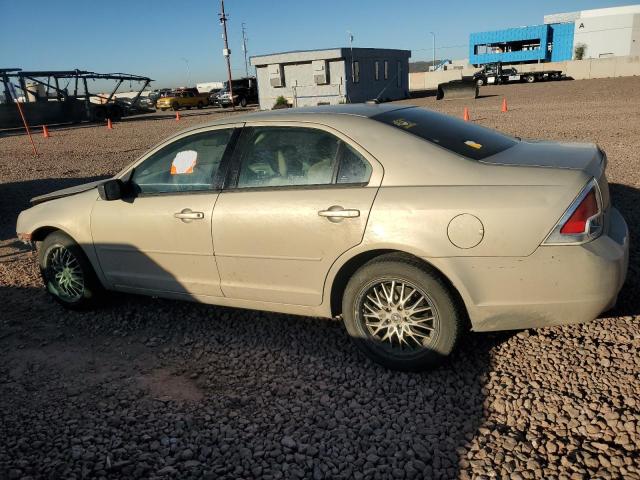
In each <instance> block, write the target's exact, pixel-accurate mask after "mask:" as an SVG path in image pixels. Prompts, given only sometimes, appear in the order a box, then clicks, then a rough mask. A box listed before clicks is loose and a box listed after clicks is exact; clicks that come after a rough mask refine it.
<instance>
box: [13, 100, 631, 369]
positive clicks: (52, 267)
mask: <svg viewBox="0 0 640 480" xmlns="http://www.w3.org/2000/svg"><path fill="white" fill-rule="evenodd" d="M606 163H607V159H606V155H605V154H604V152H603V151H602V150H600V149H599V148H598V147H597V146H596V145H592V144H579V143H553V142H529V141H524V140H520V139H517V138H513V137H510V136H507V135H503V134H502V133H499V132H497V131H494V130H490V129H487V128H483V127H481V126H478V125H475V124H472V123H468V122H463V121H461V120H458V119H455V118H452V117H449V116H445V115H442V114H439V113H436V112H433V111H429V110H426V109H422V108H417V107H400V106H397V105H396V106H394V105H362V104H361V105H340V106H331V107H315V108H309V109H291V110H278V111H277V112H260V113H256V114H251V115H245V116H241V117H226V118H223V119H220V120H218V121H215V122H212V123H208V124H205V125H200V126H198V127H195V128H192V129H189V130H187V131H183V132H181V133H178V134H176V135H174V136H172V137H170V138H168V139H167V140H166V141H164V142H163V143H161V144H160V145H158V146H156V147H154V148H153V149H152V150H150V151H149V152H148V153H146V154H145V155H143V156H142V157H141V158H139V159H138V160H136V161H135V162H133V163H132V164H131V165H129V166H128V167H126V168H125V169H124V170H123V171H121V172H120V173H118V174H117V175H116V176H115V177H113V178H112V179H109V180H102V181H99V182H94V183H90V184H87V185H84V186H80V187H75V188H71V189H66V190H61V191H58V192H54V193H51V194H48V195H44V196H40V197H36V198H34V199H32V204H33V206H32V207H31V208H29V209H27V210H24V211H23V212H21V213H20V216H19V218H18V222H17V232H18V237H19V238H20V239H22V240H23V241H26V242H35V243H36V245H37V250H38V255H37V259H38V263H39V267H40V271H41V273H42V277H43V281H44V284H45V285H46V289H47V291H48V292H49V293H50V294H51V295H52V296H53V297H54V298H55V299H56V300H57V301H58V302H60V303H61V304H62V305H64V306H66V307H69V308H88V307H91V306H93V305H95V304H96V302H97V301H98V300H99V299H100V298H102V296H103V294H104V290H118V291H123V292H132V293H140V294H144V295H153V296H158V297H167V298H177V299H185V300H194V301H200V302H205V303H210V304H215V305H225V306H232V307H240V308H251V309H257V310H269V311H276V312H284V313H288V314H300V315H311V316H319V317H334V316H339V315H341V316H342V318H343V319H344V323H345V326H346V329H347V331H348V332H349V334H350V335H351V336H352V337H353V339H354V341H355V342H356V344H357V345H358V346H359V347H360V348H362V350H363V351H364V352H365V353H366V354H367V355H369V356H370V357H371V358H372V359H374V360H375V361H378V362H380V363H381V364H383V365H386V366H388V367H391V368H397V369H404V370H419V369H422V368H425V367H427V366H429V365H433V364H435V363H437V362H438V361H440V360H441V359H442V358H444V357H445V356H447V355H448V354H449V353H450V352H451V351H452V350H453V348H454V347H455V345H456V343H457V342H458V340H459V339H460V337H461V336H462V335H463V334H464V333H465V332H466V330H467V329H468V327H470V328H471V329H472V330H475V331H491V330H506V329H522V328H530V327H542V326H548V325H560V324H572V323H577V322H584V321H588V320H592V319H594V318H595V317H596V316H597V315H598V314H599V313H600V312H602V311H603V310H605V309H607V308H609V307H610V306H612V305H613V304H614V302H615V300H616V296H617V294H618V291H619V290H620V288H621V286H622V284H623V282H624V280H625V276H626V272H627V264H628V251H629V244H628V238H629V234H628V230H627V225H626V223H625V221H624V219H623V217H622V216H621V215H620V213H619V212H618V211H617V210H616V209H615V208H614V207H613V206H612V205H611V201H610V197H609V186H608V183H607V179H606V176H605V167H606ZM212 328H214V327H213V326H212Z"/></svg>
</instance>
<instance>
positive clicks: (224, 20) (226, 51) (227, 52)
mask: <svg viewBox="0 0 640 480" xmlns="http://www.w3.org/2000/svg"><path fill="white" fill-rule="evenodd" d="M220 10H221V13H220V14H219V17H220V25H222V38H223V39H224V49H223V50H222V55H224V57H225V58H226V60H227V78H228V81H229V96H230V98H231V108H232V109H233V110H235V109H236V105H235V102H234V100H233V81H232V78H231V50H229V42H228V41H227V15H226V14H225V13H224V0H220Z"/></svg>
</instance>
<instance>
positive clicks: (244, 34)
mask: <svg viewBox="0 0 640 480" xmlns="http://www.w3.org/2000/svg"><path fill="white" fill-rule="evenodd" d="M242 51H243V52H244V71H245V74H246V76H247V77H248V76H249V64H248V63H247V31H246V30H245V24H244V22H242Z"/></svg>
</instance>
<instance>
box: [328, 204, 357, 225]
mask: <svg viewBox="0 0 640 480" xmlns="http://www.w3.org/2000/svg"><path fill="white" fill-rule="evenodd" d="M318 215H320V216H321V217H327V218H328V219H329V221H331V222H339V221H341V220H342V219H344V218H355V217H359V216H360V210H356V209H355V208H342V207H341V206H340V205H333V206H331V207H329V208H328V209H327V210H320V211H319V212H318Z"/></svg>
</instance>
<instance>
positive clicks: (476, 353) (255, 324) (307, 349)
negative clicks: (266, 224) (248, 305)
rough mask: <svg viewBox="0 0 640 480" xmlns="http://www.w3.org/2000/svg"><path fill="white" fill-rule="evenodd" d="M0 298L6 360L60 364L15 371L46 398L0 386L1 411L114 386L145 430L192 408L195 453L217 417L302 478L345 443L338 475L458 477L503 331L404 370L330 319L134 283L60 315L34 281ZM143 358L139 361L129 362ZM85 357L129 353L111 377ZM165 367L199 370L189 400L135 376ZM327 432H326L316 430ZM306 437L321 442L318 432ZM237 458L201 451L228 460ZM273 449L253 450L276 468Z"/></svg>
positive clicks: (59, 427)
mask: <svg viewBox="0 0 640 480" xmlns="http://www.w3.org/2000/svg"><path fill="white" fill-rule="evenodd" d="M158 271H160V270H158ZM0 302H2V304H3V310H4V314H5V317H4V318H5V322H4V323H3V329H2V330H0V361H1V362H2V364H3V365H8V366H11V368H12V369H13V370H12V371H22V370H24V371H30V370H29V368H28V367H29V365H31V364H33V363H38V361H40V362H42V361H46V360H43V358H42V357H43V356H44V358H45V359H46V358H48V357H47V355H51V356H54V357H55V356H59V355H60V352H64V357H65V362H64V364H62V363H61V362H59V361H57V360H56V359H55V358H53V359H52V360H51V361H50V362H49V363H48V368H47V369H40V370H38V371H36V372H35V373H33V372H31V373H30V375H31V376H30V377H29V378H26V377H25V378H17V379H15V381H16V383H21V382H24V384H25V385H27V384H28V385H31V387H30V388H32V389H35V388H40V389H42V390H38V391H37V394H38V395H37V397H38V398H41V399H42V405H40V404H38V401H37V399H34V400H33V401H31V402H28V403H21V402H20V401H19V398H15V397H13V396H12V395H11V394H6V393H5V395H2V396H1V397H0V409H2V410H3V411H7V410H9V409H11V410H12V411H15V410H16V409H17V410H18V413H19V414H20V415H21V416H23V418H31V417H29V416H28V415H27V412H26V410H28V409H33V408H37V409H38V410H39V411H43V412H44V413H45V414H46V413H47V408H49V407H47V405H51V402H50V396H49V391H50V390H51V391H53V390H55V394H56V395H57V398H58V402H59V403H58V404H59V405H66V406H69V405H73V408H74V409H80V410H82V411H92V410H94V409H95V405H96V404H98V403H99V402H103V403H104V399H108V398H111V396H112V395H113V396H116V397H117V398H121V397H126V398H128V399H129V400H128V401H127V410H128V412H129V415H134V416H137V418H139V420H138V421H137V422H138V423H137V424H136V426H135V428H136V429H138V430H140V431H142V430H144V431H156V430H162V428H163V425H164V422H165V421H166V418H169V417H175V418H182V417H183V416H184V415H185V414H188V415H191V416H192V417H194V418H193V421H192V422H191V423H190V426H189V431H188V438H189V440H188V442H189V448H190V449H191V450H193V451H194V452H199V451H202V450H203V449H206V448H208V447H210V446H211V441H210V439H209V437H210V435H209V434H208V432H210V431H211V429H212V428H216V427H219V425H224V428H226V429H227V430H228V431H236V430H241V431H245V430H246V431H252V432H254V433H252V435H251V437H249V438H247V439H244V437H242V436H238V437H237V438H234V437H233V436H232V435H227V437H229V438H225V440H224V441H225V442H226V443H228V444H229V447H230V448H229V452H233V451H238V450H240V449H243V448H249V449H251V450H254V449H258V448H260V447H259V446H260V445H263V444H264V445H268V444H269V443H270V442H271V441H272V439H274V438H275V439H276V440H275V441H276V443H277V448H279V449H281V450H282V452H283V455H284V454H286V455H289V457H288V458H289V459H288V460H287V461H288V462H289V463H290V468H295V469H297V470H300V471H301V472H302V474H303V475H302V477H300V478H312V477H313V476H314V468H315V467H314V465H313V464H312V463H311V462H308V461H307V457H306V456H305V455H302V454H306V451H305V450H309V451H310V450H311V449H312V448H316V449H319V450H320V453H319V461H321V462H323V463H328V464H334V465H337V464H338V463H339V462H342V461H343V460H342V459H341V458H342V454H341V453H340V452H349V455H350V456H351V457H352V461H351V462H350V465H349V466H348V471H340V472H339V473H340V475H339V476H340V478H353V473H354V472H364V471H367V470H370V471H371V472H374V471H375V472H378V473H379V474H380V475H381V476H382V477H385V478H386V477H390V476H391V475H392V468H393V467H394V466H399V467H400V468H401V469H402V468H409V471H408V472H409V473H411V471H414V472H415V474H417V475H418V476H419V477H420V478H458V476H459V472H460V468H461V464H462V462H465V461H466V460H465V458H466V457H465V455H466V452H467V451H468V446H469V442H470V441H471V440H472V439H473V438H474V436H475V435H476V433H477V431H478V429H479V428H480V427H481V426H482V425H483V423H484V420H485V415H484V406H483V405H484V400H485V395H484V393H483V387H484V385H485V383H486V382H487V378H488V373H489V371H490V370H491V351H492V350H493V349H495V348H497V347H499V346H500V345H501V344H502V343H503V342H505V341H507V340H508V339H509V338H510V337H511V335H512V333H506V334H503V333H495V334H482V335H479V334H472V333H469V334H468V335H465V336H464V338H463V340H462V342H461V344H460V345H459V347H458V348H457V350H456V351H455V353H454V354H453V355H452V356H451V357H450V358H448V359H446V360H445V361H444V363H443V365H441V366H440V367H438V368H435V369H433V370H430V371H425V372H421V373H405V372H397V371H391V370H388V369H385V368H383V367H380V366H378V365H377V364H375V363H373V362H371V361H369V360H368V359H367V358H366V357H365V356H364V355H363V354H361V353H360V352H359V351H358V350H357V349H356V346H355V345H354V344H353V343H352V342H351V341H350V339H349V337H348V335H347V333H346V330H345V329H344V328H343V326H342V324H341V322H339V321H336V320H329V319H317V318H309V317H298V316H292V315H284V314H275V313H264V312H256V311H250V310H240V309H233V308H224V307H215V306H208V305H202V304H195V303H189V302H180V301H170V300H162V299H154V298H150V297H140V296H136V295H129V294H127V295H125V294H115V295H114V296H112V297H111V300H110V302H109V303H107V304H106V305H105V306H104V307H102V308H100V309H97V310H95V311H84V312H66V311H64V310H63V309H62V307H60V306H59V305H57V304H55V302H53V300H51V299H50V298H49V297H48V295H46V293H45V292H44V290H43V289H38V288H16V287H0ZM48 335H53V337H52V338H49V337H48ZM150 339H151V340H150ZM38 345H40V347H38ZM42 345H44V346H42ZM100 345H103V346H106V347H103V348H102V349H101V348H99V346H100ZM149 345H150V346H149ZM89 346H91V351H89V350H88V349H89ZM140 349H143V350H144V351H141V350H140ZM36 350H37V351H38V352H39V353H37V352H36ZM32 351H33V354H32V355H34V357H33V358H31V357H30V356H29V355H31V353H30V352H32ZM142 355H144V356H145V358H147V360H146V362H145V363H144V366H143V367H142V366H141V367H136V366H135V365H138V364H140V365H141V362H138V359H139V358H142V357H141V356H142ZM87 356H91V357H92V358H94V361H95V362H97V363H104V364H111V363H113V364H117V363H119V362H120V361H121V359H122V358H128V359H131V361H130V362H129V364H128V366H127V367H123V369H121V370H119V371H118V373H119V376H117V377H113V378H110V377H109V378H106V377H103V376H100V375H103V374H104V372H102V373H101V372H100V370H99V369H98V370H96V368H97V367H96V365H95V363H94V364H93V366H91V367H89V366H87V368H86V369H82V368H80V367H79V365H83V364H84V363H85V357H87ZM110 356H113V357H114V358H110ZM149 359H151V360H149ZM154 359H155V360H154ZM161 370H162V371H168V372H172V373H171V375H170V376H169V377H168V378H175V376H176V375H178V376H180V375H183V374H185V373H184V372H187V373H186V374H185V375H190V376H189V377H188V378H195V377H197V381H195V382H194V386H193V387H192V388H196V389H197V390H198V391H199V392H200V393H199V394H198V395H196V396H195V398H197V400H194V402H193V403H192V404H189V405H185V404H184V403H180V402H178V401H171V398H167V397H163V398H164V400H163V403H157V401H156V402H155V403H154V402H153V401H152V400H153V399H151V398H149V395H158V392H157V391H147V390H148V389H145V388H146V387H144V386H141V385H138V384H137V383H135V382H133V383H132V381H131V379H135V378H146V377H148V376H149V372H155V371H161ZM145 376H146V377H145ZM97 378H99V386H97V385H96V384H97V383H98V380H96V379H97ZM33 385H39V387H34V386H33ZM190 388H191V387H190ZM61 390H62V393H63V398H60V397H59V395H60V392H61ZM78 391H80V392H81V393H78ZM7 392H10V390H7ZM116 392H117V393H116ZM164 393H165V394H166V395H169V397H170V395H171V392H164ZM70 402H72V403H70ZM149 404H153V406H149ZM159 407H161V410H159V411H157V412H155V410H154V408H159ZM56 408H58V410H59V407H56ZM147 409H151V410H147ZM23 410H24V411H23ZM58 410H57V411H58ZM205 417H209V420H208V421H205ZM210 417H213V425H212V423H211V418H210ZM65 419H66V413H65V412H64V407H63V411H62V415H59V416H58V415H55V416H54V417H53V418H52V419H51V420H50V423H49V424H48V429H49V431H50V432H51V433H50V435H52V436H54V437H57V436H58V435H59V434H60V433H61V432H62V431H63V430H64V429H65V428H66V423H65V422H66V420H65ZM265 419H269V420H265ZM36 423H37V422H34V423H31V422H30V421H29V420H25V421H24V422H22V423H20V424H19V425H17V424H12V425H13V426H12V427H8V428H7V429H6V430H5V432H3V435H4V436H5V438H8V439H10V440H9V441H13V439H14V437H23V436H25V435H26V436H31V435H32V434H33V435H35V434H36V433H37V431H36V430H37V427H36ZM110 428H111V435H116V436H122V437H126V436H127V435H128V431H127V428H130V427H127V426H126V425H123V426H118V425H116V426H111V427H110ZM323 431H325V432H326V431H329V432H330V433H329V434H328V435H327V434H323V435H319V432H323ZM178 437H179V436H178ZM284 437H290V438H293V439H295V442H296V445H295V446H293V444H292V445H291V446H289V445H287V444H284V446H283V445H281V441H280V439H281V438H282V439H283V438H284ZM42 438H44V436H42ZM315 438H322V440H321V441H318V443H315V441H314V439H315ZM178 441H181V440H180V438H178ZM326 441H330V444H331V446H330V447H329V445H326V444H325V442H326ZM282 442H283V443H284V440H283V441H282ZM325 445H326V448H325ZM91 448H92V449H94V450H95V453H96V454H97V455H100V456H101V455H107V454H109V444H108V443H96V444H91ZM274 448H275V447H274ZM30 453H33V452H31V449H28V448H27V449H23V450H15V451H14V453H13V454H12V457H11V458H10V462H9V463H10V464H11V465H15V464H19V463H20V462H21V461H23V460H24V459H25V458H27V457H28V458H29V461H30V462H31V463H30V464H31V468H32V470H31V471H32V472H33V473H39V472H42V471H44V469H45V468H46V464H45V461H44V456H40V457H34V456H31V455H30ZM298 454H299V455H298ZM23 455H24V457H23ZM38 458H39V459H40V460H38ZM233 458H234V457H232V456H230V455H229V457H223V458H211V459H209V462H210V463H214V462H215V464H216V465H219V464H220V463H222V464H223V465H224V468H228V469H229V471H232V470H233V468H234V467H235V464H234V460H233ZM281 460H282V459H280V458H279V457H277V456H276V457H273V458H269V457H267V458H256V459H255V461H256V462H257V463H256V464H258V465H263V466H265V467H268V468H271V469H274V470H277V469H278V468H279V465H281V463H282V462H281ZM146 461H147V462H148V463H150V464H151V465H152V466H153V467H157V468H160V467H161V466H162V465H164V459H163V458H162V456H161V455H160V454H155V455H154V454H153V453H150V454H148V455H147V460H146ZM249 463H250V464H251V460H249ZM316 463H317V462H316ZM396 463H397V465H396ZM407 464H409V465H410V467H406V465H407ZM190 468H191V471H192V472H194V473H199V474H203V473H205V472H207V471H208V469H209V468H210V465H209V464H208V462H207V461H206V460H205V461H203V462H202V463H201V464H199V465H196V467H190ZM194 468H195V469H194ZM0 472H1V470H0ZM122 473H123V475H125V476H126V475H127V471H125V470H123V472H122ZM129 473H131V472H129ZM345 475H346V476H345ZM325 478H328V477H325Z"/></svg>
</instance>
